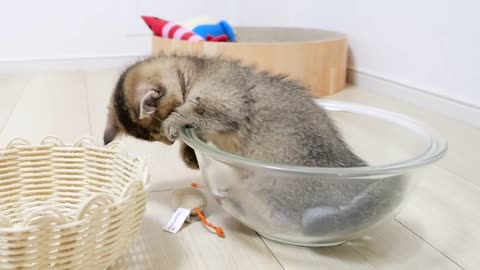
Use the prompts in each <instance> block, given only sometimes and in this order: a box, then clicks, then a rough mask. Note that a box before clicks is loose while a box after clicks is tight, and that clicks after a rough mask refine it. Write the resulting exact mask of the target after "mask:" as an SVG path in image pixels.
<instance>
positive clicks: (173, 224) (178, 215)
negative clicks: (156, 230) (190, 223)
mask: <svg viewBox="0 0 480 270" xmlns="http://www.w3.org/2000/svg"><path fill="white" fill-rule="evenodd" d="M188 216H190V210H188V209H185V208H178V209H177V211H175V213H173V216H172V218H170V221H168V224H167V226H165V227H164V228H163V229H164V230H165V231H167V232H171V233H177V232H178V231H179V230H180V228H182V225H183V223H185V220H186V219H187V217H188Z"/></svg>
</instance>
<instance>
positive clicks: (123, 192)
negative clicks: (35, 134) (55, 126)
mask: <svg viewBox="0 0 480 270" xmlns="http://www.w3.org/2000/svg"><path fill="white" fill-rule="evenodd" d="M147 180H148V172H147V168H146V166H145V162H144V161H143V160H142V159H140V158H138V157H135V156H132V155H130V154H128V153H127V152H126V150H125V147H124V146H123V145H122V144H121V143H120V142H113V143H111V144H109V145H108V146H106V147H100V146H96V145H95V144H94V143H93V142H92V140H91V139H90V138H83V139H81V140H80V141H78V142H77V143H75V144H73V145H65V144H64V143H63V142H61V141H60V140H59V139H57V138H55V137H47V138H45V139H44V140H43V141H42V142H41V143H40V144H38V145H32V144H30V143H28V142H27V141H25V140H21V139H14V140H12V141H11V142H10V143H9V144H8V145H7V146H6V147H5V148H3V149H0V269H89V270H90V269H106V268H107V267H109V266H110V265H112V264H113V263H114V261H115V259H116V258H118V257H119V256H120V255H121V254H122V253H123V252H125V251H126V249H127V246H128V245H129V243H130V242H131V241H132V240H133V238H134V237H135V236H136V234H137V232H138V230H139V227H140V225H141V223H142V221H143V215H144V212H145V208H146V192H145V188H146V187H145V186H146V185H147Z"/></svg>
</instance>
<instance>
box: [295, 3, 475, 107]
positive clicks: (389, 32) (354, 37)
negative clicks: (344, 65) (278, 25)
mask: <svg viewBox="0 0 480 270" xmlns="http://www.w3.org/2000/svg"><path fill="white" fill-rule="evenodd" d="M289 3H290V5H289V23H290V25H293V26H307V27H319V28H326V29H333V30H337V31H340V32H343V33H346V34H347V35H348V37H349V42H350V46H351V51H352V58H351V63H350V67H352V68H353V69H355V70H358V71H361V72H365V73H368V74H371V75H374V76H378V77H380V78H383V79H390V80H392V81H395V82H398V83H401V84H405V85H408V86H411V87H414V88H418V89H421V90H424V91H428V92H431V93H434V94H436V95H441V96H444V97H447V98H450V99H454V100H456V101H461V102H464V103H467V104H471V105H474V106H477V107H480V91H479V90H480V83H479V82H480V81H479V79H480V67H479V66H478V64H479V63H480V16H479V15H478V13H479V11H480V2H479V1H475V0H457V1H452V0H422V1H415V0H404V1H384V0H363V1H355V0H337V1H327V0H295V1H293V0H290V1H289ZM294 3H295V4H294Z"/></svg>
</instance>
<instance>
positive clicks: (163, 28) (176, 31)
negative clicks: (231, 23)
mask: <svg viewBox="0 0 480 270" xmlns="http://www.w3.org/2000/svg"><path fill="white" fill-rule="evenodd" d="M142 19H143V21H145V23H146V24H147V25H148V27H150V29H151V30H152V31H153V34H154V35H156V36H159V37H163V38H170V39H179V40H188V41H203V40H205V39H204V38H203V37H201V36H199V35H197V34H195V33H194V32H192V31H190V30H188V29H186V28H184V27H182V26H180V25H178V24H175V23H173V22H169V21H166V20H162V19H159V18H157V17H150V16H142Z"/></svg>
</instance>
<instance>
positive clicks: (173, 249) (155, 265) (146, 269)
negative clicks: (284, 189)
mask: <svg viewBox="0 0 480 270" xmlns="http://www.w3.org/2000/svg"><path fill="white" fill-rule="evenodd" d="M202 190H203V191H204V192H206V190H205V189H202ZM208 198H209V202H208V206H207V209H206V210H205V215H206V217H207V219H208V220H209V222H211V223H213V224H215V225H218V226H221V227H222V228H223V229H224V231H225V238H220V237H218V236H217V235H216V234H213V233H211V232H209V231H207V230H206V229H205V227H204V226H203V225H202V224H201V223H200V222H194V223H192V224H188V225H186V226H185V227H183V228H182V229H181V230H180V232H178V233H177V234H171V233H168V232H166V231H163V230H162V229H161V228H163V226H165V224H167V222H168V220H169V219H170V217H171V215H172V214H173V212H174V209H172V208H171V207H170V203H169V200H170V192H168V191H162V192H151V193H150V194H149V200H148V205H147V213H146V217H145V220H144V224H143V227H142V229H141V234H140V236H139V237H138V238H137V240H136V241H135V242H134V243H133V244H132V246H131V247H130V250H129V252H128V253H127V254H126V255H125V256H123V257H122V258H120V259H119V260H118V261H117V263H116V265H115V266H114V267H113V268H112V269H115V270H157V269H178V270H181V269H185V270H190V269H196V270H197V269H198V270H201V269H208V270H215V269H218V270H224V269H229V270H230V269H231V270H235V269H239V270H244V269H259V270H260V269H272V270H276V269H282V268H281V266H280V265H279V264H278V262H277V260H276V259H275V257H273V255H272V254H271V253H270V251H269V250H268V249H267V247H266V246H265V245H264V243H263V242H262V240H261V239H260V238H259V237H258V236H257V234H256V233H255V232H254V231H252V230H250V229H248V228H247V227H245V226H243V225H242V224H240V223H239V222H237V221H235V220H234V219H233V218H231V217H230V216H229V215H228V214H227V213H226V212H224V211H223V210H222V209H221V208H220V207H219V206H218V204H216V203H215V202H214V201H213V199H212V198H211V196H208Z"/></svg>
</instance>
